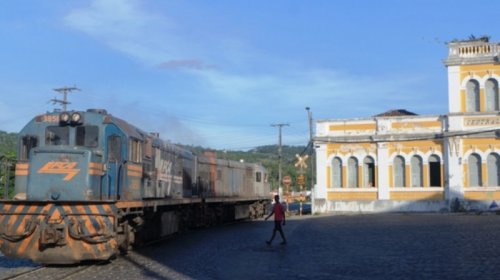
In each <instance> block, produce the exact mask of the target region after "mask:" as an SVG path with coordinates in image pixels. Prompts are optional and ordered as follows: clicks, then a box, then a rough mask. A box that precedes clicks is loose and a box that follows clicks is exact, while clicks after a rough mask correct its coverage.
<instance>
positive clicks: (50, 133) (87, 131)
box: [45, 126, 99, 147]
mask: <svg viewBox="0 0 500 280" xmlns="http://www.w3.org/2000/svg"><path fill="white" fill-rule="evenodd" d="M70 130H71V129H70V127H69V126H48V127H47V129H46V130H45V145H47V146H61V145H69V144H70V143H69V139H70V138H69V134H70ZM98 135H99V128H98V127H97V126H78V127H76V129H75V145H76V146H84V147H97V144H98Z"/></svg>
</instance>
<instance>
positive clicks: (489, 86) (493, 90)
mask: <svg viewBox="0 0 500 280" xmlns="http://www.w3.org/2000/svg"><path fill="white" fill-rule="evenodd" d="M484 90H485V93H486V111H499V108H498V106H499V105H500V104H499V100H498V99H499V97H498V82H497V81H496V80H495V79H488V80H487V81H486V83H485V84H484Z"/></svg>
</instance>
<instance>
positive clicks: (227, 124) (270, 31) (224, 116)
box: [0, 0, 500, 150]
mask: <svg viewBox="0 0 500 280" xmlns="http://www.w3.org/2000/svg"><path fill="white" fill-rule="evenodd" d="M499 15H500V12H499V11H498V9H496V8H495V7H493V6H492V2H491V1H486V0H478V1H473V2H471V1H461V0H440V1H434V0H421V1H399V0H378V1H371V0H366V1H362V0H353V1H330V0H325V1H282V0H276V1H266V0H255V1H180V0H179V1H139V0H121V1H120V0H102V1H63V0H58V1H56V0H54V1H45V0H38V1H35V0H33V1H27V0H19V1H1V2H0V42H1V43H0V130H5V131H8V132H17V131H19V130H20V129H21V128H22V127H23V125H24V124H25V123H26V122H27V121H29V120H30V119H31V118H32V117H33V116H34V115H35V114H39V113H43V112H45V111H50V110H52V109H53V108H54V105H53V104H51V103H50V102H49V100H50V99H52V98H54V97H57V98H61V96H60V95H59V94H58V93H56V92H55V91H53V90H52V89H53V88H57V87H62V86H65V85H67V86H73V85H76V86H77V87H78V88H80V89H81V91H79V92H75V93H73V94H70V96H69V99H70V101H71V102H72V104H71V105H69V109H73V110H84V109H87V108H105V109H107V110H108V112H110V113H111V114H113V115H115V116H118V117H121V118H123V119H125V120H127V121H129V122H131V123H133V124H136V125H137V126H139V127H140V128H142V129H144V130H146V131H155V132H160V135H161V137H162V138H165V139H170V140H172V141H173V142H176V143H185V144H193V145H201V146H205V147H210V148H217V149H228V150H241V149H243V150H246V149H250V148H253V147H256V146H261V145H270V144H276V143H277V142H278V130H277V128H276V127H272V126H271V124H276V123H288V124H289V125H290V126H287V127H284V128H283V144H285V145H305V144H306V143H307V141H308V137H309V132H308V122H307V112H306V110H305V107H307V106H308V107H310V108H311V111H312V113H313V118H314V119H315V120H318V119H337V118H355V117H369V116H372V115H375V114H378V113H381V112H384V111H387V110H390V109H407V110H409V111H412V112H415V113H418V114H422V115H429V114H445V113H447V110H448V106H447V98H448V96H447V76H446V68H445V67H444V65H443V64H442V60H443V59H444V58H445V57H446V55H447V47H446V44H445V43H446V42H448V41H451V40H453V39H466V38H468V37H469V36H470V35H471V34H473V35H476V36H481V35H489V36H491V40H492V41H500V34H499V33H500V28H498V18H499Z"/></svg>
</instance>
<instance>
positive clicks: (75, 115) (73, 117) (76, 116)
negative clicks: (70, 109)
mask: <svg viewBox="0 0 500 280" xmlns="http://www.w3.org/2000/svg"><path fill="white" fill-rule="evenodd" d="M81 120H82V115H80V113H73V114H72V115H71V121H72V122H74V123H78V122H80V121H81Z"/></svg>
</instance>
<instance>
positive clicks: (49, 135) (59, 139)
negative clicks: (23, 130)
mask: <svg viewBox="0 0 500 280" xmlns="http://www.w3.org/2000/svg"><path fill="white" fill-rule="evenodd" d="M68 144H69V127H67V126H62V127H61V126H48V127H47V129H46V130H45V145H48V146H59V145H68Z"/></svg>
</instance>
